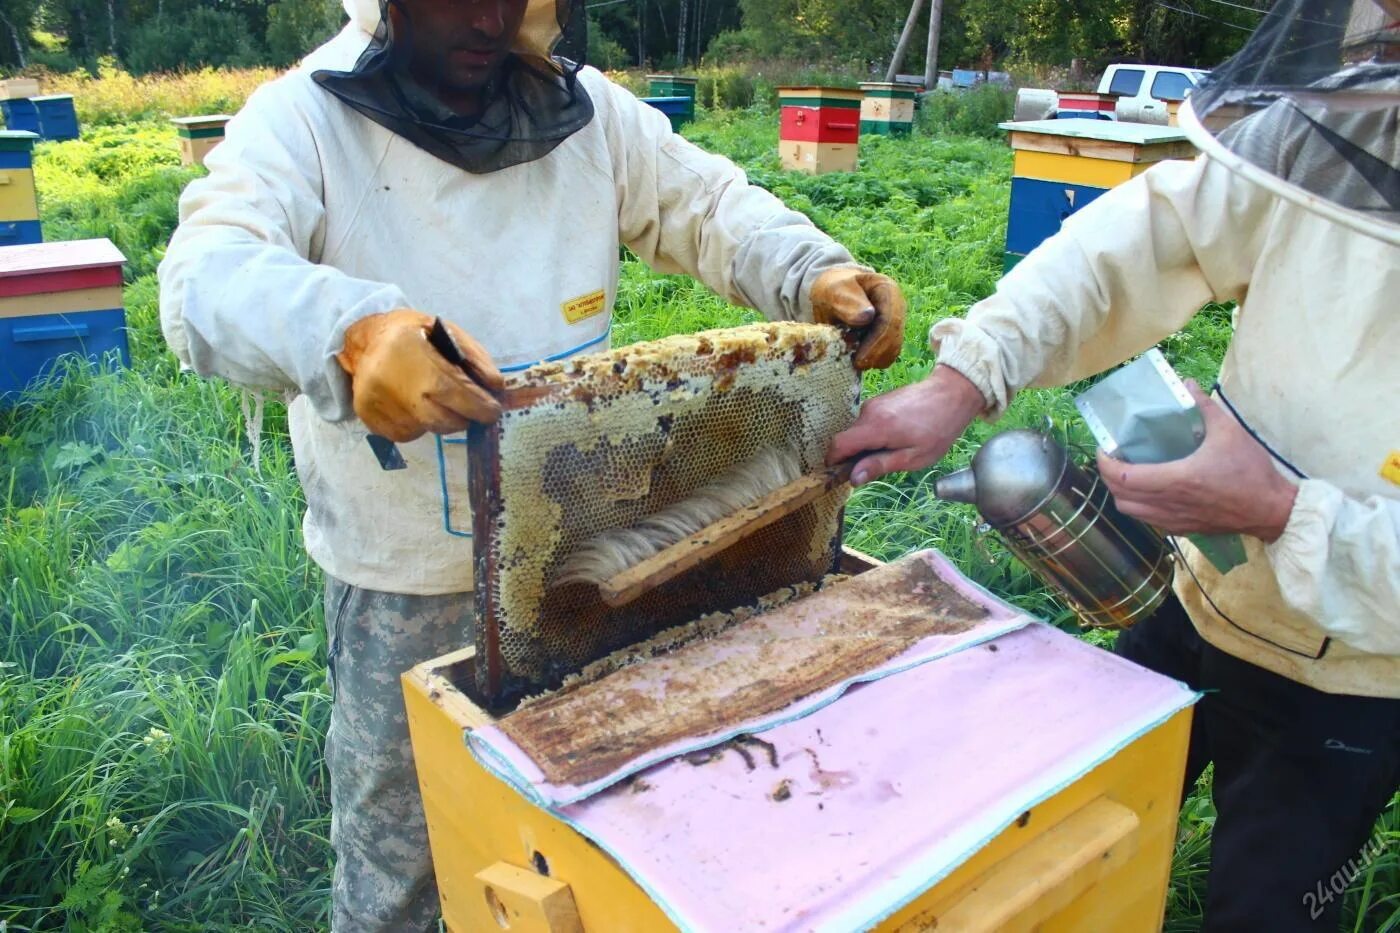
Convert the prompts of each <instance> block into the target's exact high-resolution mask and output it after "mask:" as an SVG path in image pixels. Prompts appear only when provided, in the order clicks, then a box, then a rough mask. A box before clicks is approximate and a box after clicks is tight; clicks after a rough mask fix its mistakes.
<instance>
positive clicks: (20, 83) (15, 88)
mask: <svg viewBox="0 0 1400 933" xmlns="http://www.w3.org/2000/svg"><path fill="white" fill-rule="evenodd" d="M38 96H39V81H38V80H37V79H36V78H6V79H5V80H3V81H0V100H23V99H27V98H30V97H38Z"/></svg>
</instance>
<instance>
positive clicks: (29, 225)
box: [0, 130, 44, 246]
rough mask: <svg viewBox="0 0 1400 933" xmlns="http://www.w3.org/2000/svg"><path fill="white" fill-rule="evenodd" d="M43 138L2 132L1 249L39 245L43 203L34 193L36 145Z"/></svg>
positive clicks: (0, 134) (0, 148)
mask: <svg viewBox="0 0 1400 933" xmlns="http://www.w3.org/2000/svg"><path fill="white" fill-rule="evenodd" d="M38 141H39V137H38V136H36V135H35V134H33V133H29V132H25V131H20V130H0V246H15V245H19V244H23V243H39V242H42V241H43V239H44V236H43V231H42V230H41V229H40V227H39V200H38V196H37V195H36V194H35V190H34V144H35V143H36V142H38Z"/></svg>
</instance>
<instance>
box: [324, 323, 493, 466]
mask: <svg viewBox="0 0 1400 933" xmlns="http://www.w3.org/2000/svg"><path fill="white" fill-rule="evenodd" d="M444 323H447V322H445V321H444ZM432 326H433V318H432V316H431V315H427V314H424V313H422V312H421V311H413V310H411V309H408V308H400V309H399V310H397V311H388V312H385V313H383V314H371V315H370V316H369V317H366V318H362V319H360V320H358V321H356V322H355V323H353V324H351V325H350V326H349V327H348V328H346V330H345V348H344V349H343V350H341V351H340V352H339V353H338V354H336V361H337V362H339V363H340V367H341V369H344V370H345V371H346V372H347V373H349V374H350V387H351V391H352V393H353V396H354V405H355V414H357V415H359V416H360V420H361V421H363V422H364V423H365V425H366V427H368V428H369V429H370V430H371V431H373V432H374V433H375V434H382V435H383V436H385V437H387V438H388V439H389V440H391V441H398V442H402V441H411V440H415V439H417V438H419V437H422V436H423V435H424V434H425V433H427V432H428V431H432V432H433V433H434V434H451V433H454V432H456V431H462V430H465V429H466V427H467V422H469V421H479V422H482V423H484V424H489V423H491V422H493V421H495V420H496V419H497V418H499V417H500V416H501V406H500V403H498V402H497V401H496V400H495V399H494V398H492V397H491V395H490V392H499V391H500V390H501V389H502V388H504V386H505V382H504V380H503V379H502V378H501V373H500V370H498V369H496V364H494V363H492V362H491V356H490V354H488V353H487V352H486V350H485V349H484V348H483V347H482V346H481V344H479V343H477V342H476V341H475V340H473V339H472V338H471V337H469V336H467V333H466V332H465V331H463V330H462V329H461V328H460V327H458V326H457V325H455V324H450V323H447V330H448V333H450V334H451V335H452V339H453V340H454V341H456V343H457V347H458V349H460V350H461V351H462V357H463V358H464V359H465V360H466V361H467V367H468V369H469V370H470V373H471V374H470V376H468V374H467V373H465V372H463V371H462V370H461V369H460V368H458V367H457V366H454V365H453V364H452V363H450V362H448V361H447V359H446V358H445V357H444V356H443V355H442V354H441V353H439V352H438V351H437V350H435V349H434V348H433V346H432V344H430V343H428V331H430V330H431V329H432Z"/></svg>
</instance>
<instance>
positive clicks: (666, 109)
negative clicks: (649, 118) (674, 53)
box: [642, 75, 699, 132]
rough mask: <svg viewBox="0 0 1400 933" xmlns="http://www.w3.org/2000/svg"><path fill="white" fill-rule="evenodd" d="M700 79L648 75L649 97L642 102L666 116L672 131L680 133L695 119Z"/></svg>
mask: <svg viewBox="0 0 1400 933" xmlns="http://www.w3.org/2000/svg"><path fill="white" fill-rule="evenodd" d="M698 80H699V79H697V78H687V77H683V76H681V75H647V82H648V85H647V95H648V96H646V97H643V98H642V100H643V101H645V102H646V103H648V104H650V105H651V106H653V107H655V108H656V109H657V110H660V111H661V112H662V113H664V114H666V117H667V119H669V120H670V121H671V129H673V130H675V131H677V132H679V131H680V128H681V127H683V126H685V125H686V124H687V123H689V122H690V121H691V120H694V119H695V85H696V83H697V81H698Z"/></svg>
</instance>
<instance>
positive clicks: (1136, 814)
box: [403, 552, 1191, 933]
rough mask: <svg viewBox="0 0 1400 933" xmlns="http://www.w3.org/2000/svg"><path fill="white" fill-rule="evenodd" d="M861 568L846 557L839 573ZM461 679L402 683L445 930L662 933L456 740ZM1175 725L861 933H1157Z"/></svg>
mask: <svg viewBox="0 0 1400 933" xmlns="http://www.w3.org/2000/svg"><path fill="white" fill-rule="evenodd" d="M870 566H871V563H870V562H869V559H868V558H864V557H863V556H862V555H858V554H855V553H854V552H847V557H846V560H845V562H844V563H843V566H842V569H843V570H844V571H846V572H848V573H858V572H860V571H861V568H862V567H866V568H868V567H870ZM474 665H475V649H472V648H467V649H464V650H462V651H459V652H455V653H453V654H449V655H445V656H443V657H441V658H438V659H435V660H432V661H428V662H426V663H424V664H421V665H419V666H418V667H416V668H414V669H413V670H412V671H410V672H408V673H406V674H405V675H404V676H403V686H404V692H405V697H406V703H407V711H408V720H409V728H410V732H411V735H412V740H413V747H414V754H415V759H416V762H417V770H418V778H419V783H420V788H421V790H422V795H423V801H424V807H425V811H426V815H427V823H428V833H429V838H430V843H431V846H432V853H433V862H434V867H435V871H436V876H437V884H438V890H439V893H440V895H441V898H442V909H443V917H444V920H445V922H446V926H447V929H448V930H449V931H453V933H467V931H472V933H475V931H483V930H497V929H509V930H512V931H517V933H519V931H543V933H561V931H569V933H578V931H608V933H611V931H647V933H651V931H665V930H674V929H676V928H677V927H676V926H675V924H674V923H673V922H672V921H671V920H670V919H669V917H668V915H667V914H666V913H665V912H664V911H663V909H662V908H661V907H660V906H659V905H658V904H657V903H656V902H655V901H654V900H653V899H652V897H651V896H650V895H649V894H648V893H647V890H646V889H645V888H644V887H643V886H642V884H640V883H639V882H638V881H637V880H636V879H635V878H634V877H633V876H632V875H631V874H629V873H628V871H626V870H624V868H623V867H622V866H621V865H620V864H619V863H618V862H617V861H615V860H614V859H613V858H612V857H611V856H610V855H608V854H607V853H606V852H604V851H603V849H601V848H599V846H598V845H596V844H595V843H593V842H592V841H590V840H589V839H587V838H585V837H584V836H583V835H582V834H581V833H580V832H578V831H577V830H575V829H574V828H573V827H572V826H570V825H569V823H567V822H565V821H564V820H563V819H561V818H560V817H559V816H556V815H554V814H553V813H551V812H550V811H549V810H546V809H543V808H541V807H539V806H537V805H535V804H533V803H531V802H529V801H527V800H526V799H525V797H523V796H521V794H520V793H519V792H518V791H517V790H516V789H515V788H513V787H512V786H510V785H509V784H507V783H505V782H504V781H502V780H500V779H499V778H497V777H496V776H495V775H494V774H492V773H491V772H490V771H488V770H487V769H486V768H485V767H484V766H483V765H482V764H480V763H479V762H478V760H477V759H476V758H475V757H474V755H473V754H472V752H471V751H470V750H469V748H468V745H467V743H466V742H465V741H464V737H465V735H466V733H467V732H468V731H469V730H472V729H478V728H484V727H487V726H490V725H492V724H494V723H495V722H496V720H495V719H494V718H493V717H492V716H491V714H489V713H488V712H486V711H485V710H484V709H483V708H481V707H480V706H478V705H477V704H476V703H475V702H473V700H472V699H471V698H470V696H469V693H468V692H467V691H468V690H469V689H470V687H469V686H468V685H470V684H471V683H472V682H473V681H474V679H475V674H474V672H473V667H474ZM836 702H837V703H838V704H839V703H841V702H843V700H837V701H836ZM968 702H969V703H975V702H976V698H975V697H969V698H968ZM1190 717H1191V711H1190V709H1189V707H1188V708H1186V709H1181V710H1180V711H1178V712H1176V713H1175V714H1173V715H1171V716H1170V717H1169V718H1167V719H1165V720H1164V721H1163V722H1161V724H1160V725H1158V726H1157V727H1156V728H1152V729H1150V730H1148V731H1146V732H1145V733H1144V734H1142V735H1140V736H1138V737H1137V738H1135V739H1134V740H1132V741H1131V742H1129V743H1128V744H1127V745H1126V746H1125V747H1123V748H1121V749H1120V750H1118V751H1117V752H1116V753H1115V754H1113V755H1112V756H1111V757H1109V758H1108V759H1107V760H1104V761H1102V763H1100V764H1098V765H1097V766H1096V767H1092V768H1091V769H1089V770H1087V771H1086V772H1084V773H1083V774H1082V776H1081V777H1079V779H1078V780H1075V781H1073V782H1072V783H1070V784H1069V785H1068V786H1066V787H1064V788H1063V789H1061V790H1059V791H1058V792H1057V793H1055V794H1054V795H1053V796H1051V797H1049V798H1048V799H1046V800H1044V801H1043V802H1041V803H1039V804H1037V805H1035V806H1033V807H1031V808H1030V809H1029V810H1027V811H1026V812H1025V813H1023V814H1022V815H1021V817H1020V818H1019V819H1018V820H1016V821H1015V822H1014V823H1013V824H1012V825H1011V826H1008V827H1007V828H1006V829H1005V830H1003V831H1002V832H1001V833H999V834H998V835H996V836H995V837H994V838H992V839H991V840H990V841H988V842H986V843H985V844H984V845H982V846H981V847H980V848H979V849H977V851H975V852H974V854H972V855H971V856H970V857H968V858H967V859H966V860H965V861H963V862H962V863H961V864H960V865H958V866H956V867H955V868H953V869H952V871H951V873H950V874H948V875H946V877H943V879H942V880H941V881H938V882H937V883H934V884H930V885H929V886H928V887H927V888H926V889H924V890H923V891H922V893H921V894H919V895H918V896H916V897H915V898H914V899H913V900H912V901H910V902H909V903H907V904H906V905H905V906H904V907H902V908H900V909H898V910H897V911H896V912H895V913H893V914H892V915H890V916H889V917H888V918H887V919H885V920H884V921H882V922H879V923H878V925H876V926H875V927H873V928H874V929H877V930H881V931H896V930H929V929H934V928H935V927H936V928H937V929H938V930H939V931H940V933H947V931H969V930H981V931H988V933H991V931H997V930H1006V929H1016V930H1030V929H1037V930H1045V931H1066V933H1069V931H1075V933H1078V931H1083V930H1094V931H1096V933H1113V931H1142V933H1147V931H1154V930H1159V929H1160V928H1161V923H1162V917H1163V912H1164V905H1165V898H1166V889H1167V884H1168V880H1169V874H1170V862H1171V853H1172V847H1173V843H1174V839H1175V831H1176V811H1177V803H1178V796H1179V794H1180V789H1181V780H1182V774H1183V771H1184V767H1185V753H1186V742H1187V737H1188V734H1189V730H1190ZM635 792H636V790H635V788H634V789H633V793H635ZM719 854H720V855H722V853H719ZM831 867H832V871H833V875H834V877H839V875H840V866H838V865H833V866H831ZM711 868H713V866H711ZM838 884H839V882H838ZM741 926H742V923H741V922H740V919H739V918H736V919H735V926H734V928H735V929H738V928H740V927H741Z"/></svg>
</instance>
